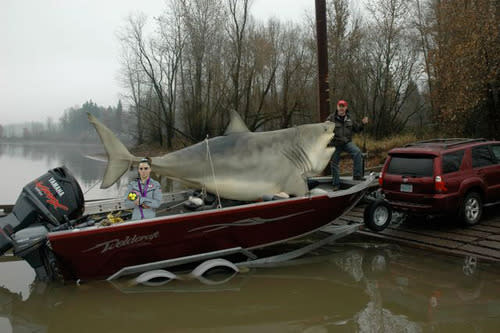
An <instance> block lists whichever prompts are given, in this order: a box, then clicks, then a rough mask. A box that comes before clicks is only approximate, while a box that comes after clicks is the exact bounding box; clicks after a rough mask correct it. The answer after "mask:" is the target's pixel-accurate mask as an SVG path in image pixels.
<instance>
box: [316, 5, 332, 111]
mask: <svg viewBox="0 0 500 333" xmlns="http://www.w3.org/2000/svg"><path fill="white" fill-rule="evenodd" d="M315 1H316V42H317V43H316V44H317V54H318V100H319V103H318V104H319V120H320V121H325V120H326V117H328V115H329V114H330V88H329V85H328V47H327V45H328V43H327V39H326V33H327V32H326V0H315Z"/></svg>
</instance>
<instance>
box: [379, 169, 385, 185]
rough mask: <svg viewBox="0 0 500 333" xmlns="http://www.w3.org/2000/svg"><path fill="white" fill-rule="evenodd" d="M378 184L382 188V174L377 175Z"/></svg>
mask: <svg viewBox="0 0 500 333" xmlns="http://www.w3.org/2000/svg"><path fill="white" fill-rule="evenodd" d="M378 184H379V185H380V186H382V185H383V184H384V173H383V172H381V173H379V174H378Z"/></svg>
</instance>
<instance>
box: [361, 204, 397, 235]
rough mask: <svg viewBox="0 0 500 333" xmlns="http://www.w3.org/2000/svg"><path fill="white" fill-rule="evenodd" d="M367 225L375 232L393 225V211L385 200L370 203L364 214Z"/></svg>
mask: <svg viewBox="0 0 500 333" xmlns="http://www.w3.org/2000/svg"><path fill="white" fill-rule="evenodd" d="M363 215H364V216H363V220H364V222H365V225H366V226H367V227H368V228H370V229H371V230H373V231H382V230H384V229H385V228H387V226H388V225H389V224H390V223H391V219H392V210H391V207H390V206H389V204H387V202H385V200H384V199H377V200H375V201H373V202H372V203H370V204H369V205H368V206H367V207H366V208H365V212H364V214H363Z"/></svg>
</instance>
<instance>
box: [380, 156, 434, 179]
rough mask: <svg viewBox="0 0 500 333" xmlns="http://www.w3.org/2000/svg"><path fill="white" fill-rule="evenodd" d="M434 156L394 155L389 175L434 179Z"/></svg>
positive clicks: (388, 171)
mask: <svg viewBox="0 0 500 333" xmlns="http://www.w3.org/2000/svg"><path fill="white" fill-rule="evenodd" d="M433 166H434V157H433V156H422V155H420V156H397V155H393V156H392V158H391V161H390V162H389V167H388V168H387V173H390V174H395V175H404V176H413V177H432V175H433V173H434V172H433V170H434V168H433Z"/></svg>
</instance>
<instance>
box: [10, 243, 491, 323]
mask: <svg viewBox="0 0 500 333" xmlns="http://www.w3.org/2000/svg"><path fill="white" fill-rule="evenodd" d="M326 250H328V254H321V255H320V254H317V255H315V256H311V257H309V258H304V259H298V260H295V261H292V262H288V263H285V264H281V265H279V266H276V267H266V268H257V269H252V270H250V271H249V272H246V273H241V274H237V275H235V276H234V277H232V278H231V279H229V281H227V282H226V283H223V284H219V285H213V284H211V285H206V284H203V283H201V282H200V281H198V280H193V281H172V282H169V283H168V284H166V285H163V286H160V287H146V286H140V285H135V284H132V283H131V282H130V280H119V281H118V282H115V283H108V282H93V283H89V284H84V285H80V286H76V285H66V286H62V285H55V284H50V285H46V284H41V283H33V284H31V289H30V292H29V295H28V296H27V297H24V299H23V295H22V294H19V293H18V290H15V291H12V290H10V289H9V287H8V286H6V287H4V288H2V289H1V291H0V317H3V318H5V319H4V320H3V321H0V330H1V331H2V332H8V331H9V329H10V331H12V332H24V331H41V332H44V331H50V332H68V331H71V332H89V331H94V330H95V331H120V332H136V331H144V332H168V331H198V330H200V331H201V330H203V331H206V330H214V331H228V332H234V331H251V332H254V331H259V332H276V331H280V332H282V331H285V332H288V331H292V332H296V331H300V332H329V331H334V332H338V331H345V332H353V331H357V332H422V331H451V330H463V331H470V330H476V331H493V330H496V329H497V327H498V324H499V323H500V321H499V315H500V288H499V287H500V286H499V281H498V267H495V266H492V265H486V264H481V265H479V266H478V267H477V268H475V269H473V270H470V269H469V268H470V267H467V263H465V262H464V261H463V260H461V259H460V260H458V259H453V258H448V257H440V256H432V257H431V256H424V255H422V253H418V252H417V253H415V252H414V251H412V252H411V253H410V252H407V251H404V250H401V249H399V248H397V247H394V246H384V247H377V248H371V247H369V248H364V247H359V246H354V245H344V246H332V247H330V248H328V249H326ZM322 251H325V250H322ZM464 268H465V269H464ZM464 271H465V272H467V273H464ZM0 284H3V285H4V286H5V283H0ZM2 322H8V324H9V326H8V327H2ZM83 323H84V324H83ZM4 328H5V329H4ZM6 329H7V330H6Z"/></svg>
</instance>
